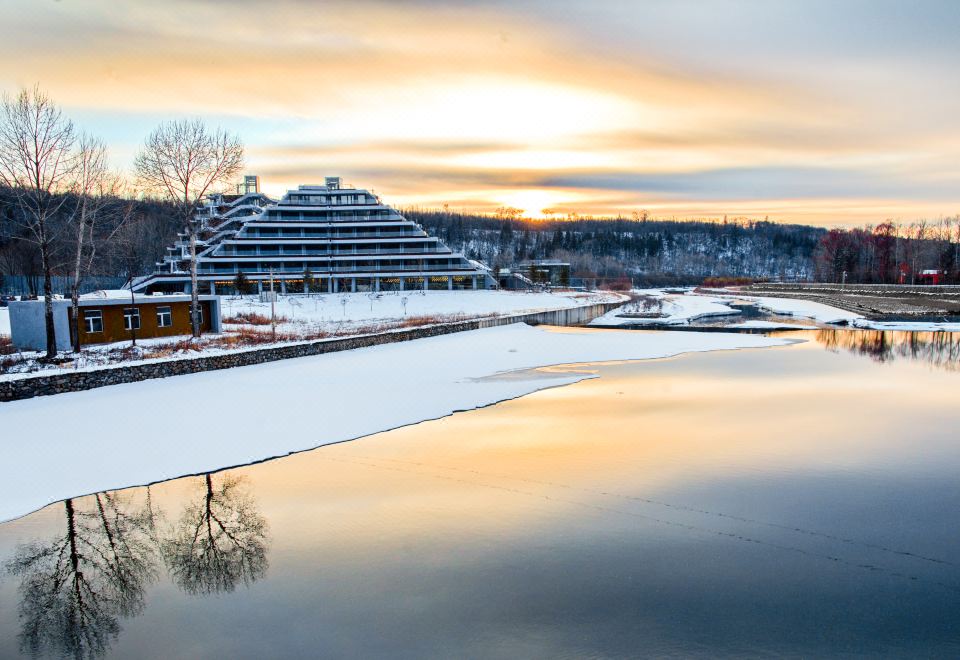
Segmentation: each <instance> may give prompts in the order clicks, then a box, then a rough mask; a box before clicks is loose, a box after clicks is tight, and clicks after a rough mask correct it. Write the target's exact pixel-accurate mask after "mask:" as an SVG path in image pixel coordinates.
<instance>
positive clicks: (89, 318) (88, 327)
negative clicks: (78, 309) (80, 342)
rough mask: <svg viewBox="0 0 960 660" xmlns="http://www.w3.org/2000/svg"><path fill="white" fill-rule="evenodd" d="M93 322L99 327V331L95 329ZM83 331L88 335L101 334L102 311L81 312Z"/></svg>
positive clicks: (86, 310) (89, 310) (87, 310)
mask: <svg viewBox="0 0 960 660" xmlns="http://www.w3.org/2000/svg"><path fill="white" fill-rule="evenodd" d="M94 321H96V322H97V324H98V325H99V326H100V327H99V329H96V328H95V326H94ZM83 331H84V332H85V333H86V334H88V335H96V334H100V333H102V332H103V310H100V309H85V310H83Z"/></svg>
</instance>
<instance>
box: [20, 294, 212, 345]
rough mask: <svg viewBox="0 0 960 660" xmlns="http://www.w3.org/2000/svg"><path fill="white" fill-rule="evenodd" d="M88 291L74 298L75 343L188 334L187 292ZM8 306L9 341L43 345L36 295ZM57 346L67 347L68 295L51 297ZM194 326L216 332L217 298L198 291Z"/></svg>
mask: <svg viewBox="0 0 960 660" xmlns="http://www.w3.org/2000/svg"><path fill="white" fill-rule="evenodd" d="M113 293H114V292H108V293H107V294H106V295H103V296H98V295H97V294H90V295H87V296H83V297H82V298H81V299H80V320H81V322H80V345H81V346H89V345H91V344H109V343H112V342H118V341H126V340H129V339H130V338H131V337H132V336H133V333H134V332H135V333H136V337H137V339H149V338H153V337H173V336H177V335H189V334H191V332H192V328H191V323H190V296H187V295H176V296H135V297H134V300H133V301H132V302H131V300H130V292H129V291H117V292H115V294H116V295H111V294H113ZM9 306H10V334H11V339H12V341H13V345H14V346H16V347H17V348H19V349H22V350H35V351H40V350H45V349H46V346H47V339H46V337H47V330H46V327H47V326H46V322H45V320H44V313H43V301H42V300H23V301H14V302H11V303H10V304H9ZM53 322H54V331H55V333H56V337H57V350H61V351H69V350H70V349H71V347H72V345H73V344H72V339H73V333H74V328H75V327H76V325H75V324H74V323H73V308H72V307H71V304H70V301H69V300H54V301H53ZM200 329H201V331H203V332H220V331H221V324H220V299H219V298H218V297H216V296H200Z"/></svg>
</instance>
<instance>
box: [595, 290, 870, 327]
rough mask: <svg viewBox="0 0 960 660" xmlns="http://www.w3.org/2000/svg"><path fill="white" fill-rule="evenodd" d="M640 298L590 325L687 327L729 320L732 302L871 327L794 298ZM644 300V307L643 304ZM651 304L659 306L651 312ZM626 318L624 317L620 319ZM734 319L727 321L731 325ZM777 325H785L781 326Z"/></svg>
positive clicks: (655, 293)
mask: <svg viewBox="0 0 960 660" xmlns="http://www.w3.org/2000/svg"><path fill="white" fill-rule="evenodd" d="M634 293H635V294H637V295H639V296H641V299H640V300H639V301H633V302H630V303H627V304H626V305H624V306H623V307H620V308H618V309H615V310H612V311H610V312H607V313H606V314H604V315H603V316H601V317H600V318H597V319H595V320H594V321H593V322H592V323H591V325H687V324H689V323H690V322H692V321H695V320H698V319H703V318H707V317H717V316H733V315H736V314H739V313H740V312H739V310H737V309H734V308H732V307H730V303H731V302H733V301H734V300H742V301H748V302H753V303H756V305H757V306H758V307H759V308H760V309H763V310H765V311H767V312H769V313H770V314H774V315H777V316H794V317H798V318H805V319H810V320H813V321H816V322H817V323H846V324H849V325H852V326H857V327H872V324H873V322H871V321H867V320H866V319H864V318H863V316H862V315H860V314H854V313H853V312H847V311H844V310H842V309H837V308H836V307H830V306H829V305H824V304H823V303H818V302H811V301H809V300H798V299H795V298H767V297H762V296H741V295H729V296H725V295H704V294H700V293H694V292H688V293H685V294H668V293H665V292H663V291H661V290H658V289H645V290H640V291H634ZM644 299H645V300H646V304H644ZM651 302H653V303H655V304H656V305H659V307H654V308H652V309H651V307H650V305H651ZM657 309H659V311H660V312H661V316H660V317H659V318H631V317H630V316H629V315H630V314H637V313H639V314H643V313H650V312H651V311H653V312H655V311H657ZM624 314H626V315H627V316H624ZM734 320H735V319H731V322H733V321H734ZM756 323H770V322H764V321H746V322H744V323H739V324H735V325H731V327H741V328H760V327H769V328H770V329H773V326H761V325H756ZM778 325H788V327H789V324H783V323H782V322H780V323H778Z"/></svg>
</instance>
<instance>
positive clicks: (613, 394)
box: [0, 330, 960, 658]
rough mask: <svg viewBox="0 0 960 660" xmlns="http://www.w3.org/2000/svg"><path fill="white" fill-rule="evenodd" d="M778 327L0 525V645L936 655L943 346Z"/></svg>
mask: <svg viewBox="0 0 960 660" xmlns="http://www.w3.org/2000/svg"><path fill="white" fill-rule="evenodd" d="M640 336H641V335H639V334H638V339H639V338H640ZM785 336H788V337H789V338H791V339H803V340H806V341H805V342H804V343H798V344H796V345H792V346H789V347H786V348H776V349H766V350H746V351H735V352H722V353H709V354H698V355H690V356H684V357H679V358H676V359H669V360H657V361H649V362H637V363H624V364H608V365H601V366H594V367H589V369H590V370H593V371H596V373H597V374H599V375H600V378H597V379H594V380H589V381H584V382H581V383H579V384H576V385H573V386H570V387H563V388H556V389H550V390H545V391H542V392H539V393H537V394H534V395H531V396H528V397H524V398H521V399H518V400H515V401H510V402H506V403H503V404H499V405H497V406H494V407H491V408H486V409H483V410H478V411H473V412H469V413H463V414H458V415H454V416H452V417H449V418H446V419H443V420H439V421H434V422H428V423H424V424H420V425H417V426H412V427H407V428H403V429H399V430H395V431H391V432H387V433H382V434H379V435H375V436H370V437H368V438H365V439H362V440H359V441H355V442H350V443H345V444H341V445H334V446H328V447H324V448H321V449H318V450H315V451H312V452H307V453H303V454H298V455H295V456H290V457H287V458H283V459H279V460H275V461H270V462H267V463H262V464H258V465H254V466H249V467H246V468H240V469H233V470H229V471H225V472H220V473H215V474H211V475H203V476H198V477H190V478H184V479H178V480H174V481H170V482H166V483H162V484H158V485H155V486H152V487H150V488H133V489H127V490H123V491H115V492H105V493H99V494H97V495H94V496H87V497H79V498H75V499H73V500H70V501H67V502H61V503H57V504H53V505H50V506H49V507H47V508H45V509H43V510H41V511H38V512H37V513H34V514H32V515H30V516H27V517H25V518H22V519H20V520H17V521H14V522H11V523H7V524H4V525H0V561H2V562H3V567H4V571H3V574H2V577H0V657H17V656H18V655H20V654H23V655H27V656H29V655H31V654H33V655H38V656H42V657H48V656H49V657H59V656H66V657H99V656H105V657H118V658H132V657H136V658H170V657H218V658H219V657H230V658H267V657H391V658H396V657H504V658H506V657H509V658H517V657H544V658H546V657H551V658H554V657H584V656H587V657H637V656H667V655H674V656H683V657H691V656H701V657H717V656H743V655H749V656H758V655H763V656H766V655H786V656H805V657H822V656H842V655H887V656H902V657H957V656H960V476H958V475H960V407H958V405H957V404H958V402H960V397H958V391H960V375H958V373H957V370H958V367H960V335H956V334H949V333H913V334H910V333H893V332H887V333H881V332H862V331H848V330H819V331H804V332H791V333H789V334H788V335H785ZM580 369H583V367H580ZM371 405H376V404H375V403H373V402H372V403H371ZM318 433H322V424H319V423H318Z"/></svg>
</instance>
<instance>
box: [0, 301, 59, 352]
mask: <svg viewBox="0 0 960 660" xmlns="http://www.w3.org/2000/svg"><path fill="white" fill-rule="evenodd" d="M43 307H44V305H43V302H42V301H39V300H22V301H20V300H16V301H13V302H11V303H10V339H11V340H12V341H13V345H14V346H16V347H17V348H19V349H21V350H28V351H45V350H47V325H46V322H45V320H44V312H43ZM69 308H70V301H69V300H54V301H53V329H54V334H56V338H57V350H59V351H69V350H70V319H69V317H68V315H67V311H68V310H69Z"/></svg>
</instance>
